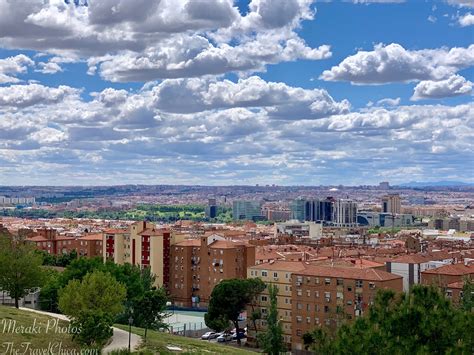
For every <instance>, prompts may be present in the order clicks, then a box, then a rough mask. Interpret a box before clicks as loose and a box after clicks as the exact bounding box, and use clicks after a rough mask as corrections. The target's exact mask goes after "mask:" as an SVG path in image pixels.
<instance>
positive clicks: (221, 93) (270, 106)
mask: <svg viewBox="0 0 474 355" xmlns="http://www.w3.org/2000/svg"><path fill="white" fill-rule="evenodd" d="M153 92H154V100H155V105H156V107H157V108H159V109H160V110H163V111H167V112H174V113H180V112H181V113H190V112H198V111H203V110H213V109H222V108H231V107H261V108H264V109H265V110H266V111H267V112H268V115H269V116H270V117H272V118H279V119H313V118H321V117H326V116H330V115H333V114H340V113H346V112H348V111H349V109H350V104H349V102H348V101H347V100H343V101H341V102H336V101H335V100H334V99H333V98H332V97H331V96H330V95H329V94H328V93H327V91H325V90H321V89H313V90H305V89H302V88H295V87H291V86H288V85H286V84H284V83H274V82H266V81H264V80H262V79H261V78H259V77H257V76H252V77H250V78H247V79H240V80H239V81H238V82H237V83H234V82H232V81H229V80H223V81H217V80H209V79H178V80H165V81H163V82H162V83H161V84H159V85H158V86H156V87H155V88H154V89H153Z"/></svg>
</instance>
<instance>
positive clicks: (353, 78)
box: [320, 43, 474, 84]
mask: <svg viewBox="0 0 474 355" xmlns="http://www.w3.org/2000/svg"><path fill="white" fill-rule="evenodd" d="M472 65H474V45H470V46H469V47H467V48H458V47H454V48H451V49H449V50H448V49H447V48H439V49H423V50H417V51H410V50H406V49H405V48H403V47H402V46H401V45H399V44H396V43H392V44H389V45H387V46H385V45H382V44H378V45H376V46H375V47H374V50H373V51H370V52H368V51H359V52H358V53H356V54H354V55H352V56H349V57H347V58H345V59H344V60H343V61H342V62H341V63H340V64H339V65H337V66H333V67H332V68H331V69H330V70H325V71H324V72H323V73H322V75H321V76H320V79H323V80H325V81H350V82H351V83H353V84H385V83H391V82H407V81H418V80H441V79H445V78H447V77H449V76H451V75H453V74H455V73H456V72H457V71H459V70H461V69H464V68H468V67H470V66H472Z"/></svg>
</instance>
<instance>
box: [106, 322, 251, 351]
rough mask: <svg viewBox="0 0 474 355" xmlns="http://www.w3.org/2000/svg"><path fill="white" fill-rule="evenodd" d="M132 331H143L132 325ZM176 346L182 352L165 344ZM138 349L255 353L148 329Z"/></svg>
mask: <svg viewBox="0 0 474 355" xmlns="http://www.w3.org/2000/svg"><path fill="white" fill-rule="evenodd" d="M115 326H116V327H117V328H121V329H124V330H128V327H127V326H123V325H115ZM132 332H133V333H135V334H138V335H140V336H142V338H143V336H144V334H145V332H144V330H143V329H141V328H135V327H132ZM170 345H172V346H177V347H179V348H181V349H182V350H183V351H182V352H172V351H169V350H168V349H167V348H166V347H167V346H170ZM140 350H141V351H143V352H144V353H145V354H148V353H150V354H176V353H179V354H208V355H214V354H215V355H220V354H227V355H246V354H247V355H248V354H254V355H255V354H256V353H255V352H253V351H250V350H247V349H245V348H242V349H240V348H237V347H234V346H230V345H224V344H222V345H221V344H216V343H210V342H207V341H204V340H199V339H192V338H186V337H182V336H176V335H170V334H167V333H162V332H155V331H150V330H149V331H148V336H147V343H146V345H142V346H141V347H140Z"/></svg>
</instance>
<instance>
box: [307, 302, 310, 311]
mask: <svg viewBox="0 0 474 355" xmlns="http://www.w3.org/2000/svg"><path fill="white" fill-rule="evenodd" d="M310 310H311V305H310V304H309V303H307V304H306V311H308V312H309V311H310Z"/></svg>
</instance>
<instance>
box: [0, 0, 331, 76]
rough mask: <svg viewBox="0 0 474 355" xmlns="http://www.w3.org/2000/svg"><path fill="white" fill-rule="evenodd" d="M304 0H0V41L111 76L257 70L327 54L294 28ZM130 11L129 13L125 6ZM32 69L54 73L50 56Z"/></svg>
mask: <svg viewBox="0 0 474 355" xmlns="http://www.w3.org/2000/svg"><path fill="white" fill-rule="evenodd" d="M311 2H312V0H285V1H283V0H278V1H269V0H253V1H252V2H251V3H250V4H249V12H248V13H247V14H245V16H242V15H241V14H240V13H239V11H238V9H237V8H236V7H235V6H233V3H232V1H230V0H205V1H195V0H193V1H191V0H186V1H179V2H178V1H175V0H162V1H144V0H138V1H133V0H120V1H109V0H104V1H91V2H89V3H88V4H89V5H88V6H77V5H76V4H75V3H74V2H71V1H69V2H64V1H52V0H51V1H40V0H34V1H25V0H21V1H20V2H18V4H17V3H15V5H13V3H12V2H10V1H7V0H0V44H3V45H4V46H6V47H8V48H16V49H34V50H40V51H44V52H47V53H49V54H61V55H67V56H69V57H74V58H76V60H80V59H81V58H82V59H84V60H87V61H88V62H89V65H90V70H89V73H90V74H95V73H96V72H97V69H99V72H100V74H101V76H102V77H103V78H105V79H107V80H111V81H150V80H155V79H163V78H177V77H194V76H201V75H208V74H211V75H219V74H224V73H227V72H238V73H248V72H256V71H264V70H265V66H266V65H267V64H275V63H279V62H284V61H293V60H297V59H308V60H319V59H325V58H328V57H330V56H331V52H330V48H329V46H328V45H321V46H319V47H316V48H311V47H309V46H307V44H306V43H305V41H304V40H303V39H302V38H301V37H299V36H298V34H297V33H296V32H295V30H296V29H297V28H298V27H299V26H300V23H301V21H303V20H305V19H310V18H312V16H313V15H314V14H313V11H312V10H311V6H310V5H311ZM131 9H133V11H132V10H131ZM53 63H54V62H51V63H47V64H45V63H42V64H41V67H40V71H42V72H44V73H53V72H57V71H59V68H58V64H59V63H58V62H56V63H55V64H53Z"/></svg>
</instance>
